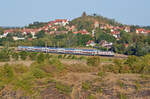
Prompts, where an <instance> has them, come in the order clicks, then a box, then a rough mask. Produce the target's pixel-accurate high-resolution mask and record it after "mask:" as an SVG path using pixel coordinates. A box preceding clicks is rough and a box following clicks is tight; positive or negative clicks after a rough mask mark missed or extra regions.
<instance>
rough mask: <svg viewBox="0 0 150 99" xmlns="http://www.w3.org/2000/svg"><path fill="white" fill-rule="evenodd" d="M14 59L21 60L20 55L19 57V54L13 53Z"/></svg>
mask: <svg viewBox="0 0 150 99" xmlns="http://www.w3.org/2000/svg"><path fill="white" fill-rule="evenodd" d="M12 58H13V59H14V60H18V59H19V55H18V53H15V52H14V53H12Z"/></svg>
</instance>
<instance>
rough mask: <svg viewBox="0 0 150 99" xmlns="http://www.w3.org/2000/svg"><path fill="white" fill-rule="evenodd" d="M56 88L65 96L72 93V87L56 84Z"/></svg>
mask: <svg viewBox="0 0 150 99" xmlns="http://www.w3.org/2000/svg"><path fill="white" fill-rule="evenodd" d="M56 88H57V89H58V90H59V91H60V92H62V93H65V94H69V93H70V92H71V91H72V88H71V86H68V85H64V84H61V83H59V82H57V83H56Z"/></svg>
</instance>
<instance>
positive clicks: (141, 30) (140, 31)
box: [136, 29, 147, 34]
mask: <svg viewBox="0 0 150 99" xmlns="http://www.w3.org/2000/svg"><path fill="white" fill-rule="evenodd" d="M136 33H137V34H146V33H147V32H146V31H145V29H136Z"/></svg>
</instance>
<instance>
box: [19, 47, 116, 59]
mask: <svg viewBox="0 0 150 99" xmlns="http://www.w3.org/2000/svg"><path fill="white" fill-rule="evenodd" d="M18 51H29V52H47V53H57V54H74V55H90V56H111V57H112V56H114V55H115V54H114V52H111V51H100V50H95V49H72V48H52V47H30V46H18Z"/></svg>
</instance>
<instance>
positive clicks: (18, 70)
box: [13, 64, 29, 74]
mask: <svg viewBox="0 0 150 99" xmlns="http://www.w3.org/2000/svg"><path fill="white" fill-rule="evenodd" d="M13 69H14V71H15V73H17V74H18V73H20V74H23V73H26V72H28V71H29V68H28V67H27V66H24V65H23V64H18V65H14V66H13Z"/></svg>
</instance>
